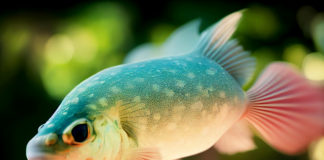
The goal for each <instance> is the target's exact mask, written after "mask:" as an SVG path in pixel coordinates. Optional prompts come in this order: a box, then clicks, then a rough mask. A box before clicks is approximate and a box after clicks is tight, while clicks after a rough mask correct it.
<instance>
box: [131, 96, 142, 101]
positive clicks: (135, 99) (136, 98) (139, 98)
mask: <svg viewBox="0 0 324 160" xmlns="http://www.w3.org/2000/svg"><path fill="white" fill-rule="evenodd" d="M133 101H134V102H140V101H141V97H140V96H136V97H134V99H133Z"/></svg>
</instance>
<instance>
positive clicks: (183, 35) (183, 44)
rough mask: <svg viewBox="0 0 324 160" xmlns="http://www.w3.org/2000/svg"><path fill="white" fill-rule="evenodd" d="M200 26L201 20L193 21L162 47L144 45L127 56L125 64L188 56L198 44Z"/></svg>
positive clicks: (180, 29)
mask: <svg viewBox="0 0 324 160" xmlns="http://www.w3.org/2000/svg"><path fill="white" fill-rule="evenodd" d="M199 26H200V20H199V19H196V20H192V21H190V22H188V23H186V24H185V25H183V26H181V27H180V28H178V29H177V30H175V31H174V32H173V33H172V34H171V35H170V36H169V37H168V39H167V40H166V41H165V42H164V44H163V45H161V46H156V45H154V44H152V43H146V44H142V45H140V46H138V47H136V48H135V49H133V50H132V51H130V52H129V53H128V54H127V56H126V58H125V60H124V63H134V62H139V61H145V60H148V59H155V58H161V57H168V56H179V55H183V54H186V53H188V52H190V51H192V50H193V49H195V48H194V47H195V44H197V43H198V40H199Z"/></svg>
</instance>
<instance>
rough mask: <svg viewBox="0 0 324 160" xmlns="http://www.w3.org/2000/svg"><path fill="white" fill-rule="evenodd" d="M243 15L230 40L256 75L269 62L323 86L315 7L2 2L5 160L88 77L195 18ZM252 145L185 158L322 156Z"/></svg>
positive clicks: (298, 159) (319, 13)
mask: <svg viewBox="0 0 324 160" xmlns="http://www.w3.org/2000/svg"><path fill="white" fill-rule="evenodd" d="M243 8H249V10H248V12H247V13H246V14H245V16H244V18H243V20H242V23H241V24H240V26H239V29H238V31H237V32H236V34H235V37H237V38H238V39H239V40H240V42H241V43H242V44H243V46H244V47H245V48H246V49H247V50H250V51H251V53H252V55H253V56H255V57H256V58H257V61H258V63H257V73H256V74H255V77H256V76H257V75H258V74H259V72H260V71H261V70H262V69H263V68H264V67H265V66H266V65H267V64H269V63H270V62H272V61H277V60H283V61H287V62H289V63H292V64H294V65H295V66H297V67H298V68H299V69H300V70H301V72H302V73H303V74H305V76H306V77H307V78H309V79H311V80H314V81H316V82H319V83H323V80H324V7H323V5H321V4H320V2H311V1H308V2H294V3H288V2H287V3H284V2H282V1H281V2H274V1H269V2H267V1H263V2H262V1H258V2H255V1H249V0H247V1H244V2H243V1H233V0H226V1H205V2H204V1H198V2H197V1H194V0H186V1H185V0H183V1H171V0H169V1H150V2H144V1H126V0H121V1H117V0H116V1H100V0H92V1H90V0H88V1H87V0H82V1H63V0H58V1H47V2H45V1H43V2H36V1H21V2H19V1H11V2H8V4H6V5H1V6H0V118H1V122H2V128H1V132H0V135H1V143H0V145H1V152H3V154H2V155H1V159H12V160H21V159H26V158H25V147H26V144H27V142H28V140H29V139H30V138H32V137H33V136H34V135H35V134H36V132H37V128H38V126H39V125H41V124H43V123H44V122H46V120H47V119H48V118H49V117H50V116H51V115H52V113H53V112H54V111H55V109H56V108H57V107H58V105H59V104H60V101H61V100H62V98H64V96H65V95H66V94H67V93H68V92H69V91H70V90H71V89H72V88H73V87H74V86H76V85H77V84H78V83H80V82H81V81H82V80H84V79H85V78H87V77H89V76H90V75H92V74H94V73H96V72H98V71H100V70H102V69H104V68H107V67H110V66H114V65H118V64H121V63H122V61H123V59H124V57H125V56H126V55H127V53H128V52H129V51H130V50H131V49H132V48H134V47H136V46H138V45H140V44H142V43H146V42H152V43H153V44H155V45H159V44H161V43H163V41H164V40H165V39H166V38H167V37H168V36H169V35H170V33H172V31H174V30H175V29H176V28H177V27H179V26H181V25H182V24H184V23H186V22H188V21H190V20H193V19H196V18H201V19H202V26H201V30H203V29H204V28H206V27H207V26H208V25H211V24H212V23H214V22H216V21H218V20H219V19H220V18H222V17H224V16H226V15H227V14H229V13H231V12H234V11H237V10H240V9H243ZM249 86H250V84H248V85H247V86H246V88H248V87H249ZM255 141H256V143H257V145H258V149H257V150H254V151H250V152H246V153H240V154H237V155H231V156H228V155H221V154H219V153H217V152H216V151H215V150H213V149H210V150H208V151H207V152H205V153H202V154H200V155H198V156H194V157H189V158H186V159H187V160H234V159H236V160H237V159H240V160H251V159H255V160H259V159H262V160H307V159H310V157H312V155H313V153H316V154H317V155H322V156H323V154H324V147H323V148H320V149H318V148H319V147H317V148H316V147H314V146H313V147H310V148H315V149H317V150H315V151H314V149H310V150H309V151H308V152H305V153H301V154H300V155H294V156H287V155H283V154H281V153H279V152H277V151H275V150H273V149H271V148H270V147H269V146H268V145H267V144H265V143H264V142H263V141H262V140H260V139H259V138H257V137H256V138H255ZM322 146H323V142H322ZM313 159H314V160H315V159H316V158H313ZM323 159H324V157H322V159H319V158H317V159H316V160H323Z"/></svg>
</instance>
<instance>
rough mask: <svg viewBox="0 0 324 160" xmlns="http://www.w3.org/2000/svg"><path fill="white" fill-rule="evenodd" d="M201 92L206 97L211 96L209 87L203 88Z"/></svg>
mask: <svg viewBox="0 0 324 160" xmlns="http://www.w3.org/2000/svg"><path fill="white" fill-rule="evenodd" d="M201 93H202V96H204V97H209V91H208V89H203V90H202V91H201Z"/></svg>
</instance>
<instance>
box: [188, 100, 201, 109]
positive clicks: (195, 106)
mask: <svg viewBox="0 0 324 160" xmlns="http://www.w3.org/2000/svg"><path fill="white" fill-rule="evenodd" d="M190 108H191V109H192V110H197V111H200V110H201V109H202V108H203V103H202V102H201V101H198V102H196V103H194V104H192V105H191V106H190Z"/></svg>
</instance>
